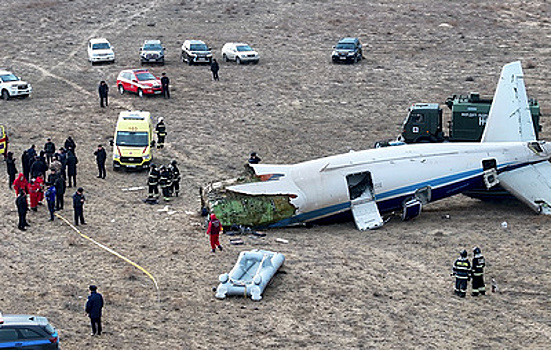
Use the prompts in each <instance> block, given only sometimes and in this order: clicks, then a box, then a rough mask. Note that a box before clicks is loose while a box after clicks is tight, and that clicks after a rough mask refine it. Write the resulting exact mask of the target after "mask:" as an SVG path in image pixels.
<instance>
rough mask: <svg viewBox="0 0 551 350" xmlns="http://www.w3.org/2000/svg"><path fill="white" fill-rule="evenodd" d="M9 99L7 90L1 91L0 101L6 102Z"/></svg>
mask: <svg viewBox="0 0 551 350" xmlns="http://www.w3.org/2000/svg"><path fill="white" fill-rule="evenodd" d="M9 98H10V93H9V92H8V90H2V100H4V101H7V100H9Z"/></svg>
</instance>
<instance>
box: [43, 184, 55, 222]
mask: <svg viewBox="0 0 551 350" xmlns="http://www.w3.org/2000/svg"><path fill="white" fill-rule="evenodd" d="M45 196H46V202H47V203H48V211H49V212H50V221H54V212H55V199H56V189H55V186H54V184H50V187H48V189H47V190H46V194H45Z"/></svg>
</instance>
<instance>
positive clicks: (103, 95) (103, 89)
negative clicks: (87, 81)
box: [98, 80, 109, 108]
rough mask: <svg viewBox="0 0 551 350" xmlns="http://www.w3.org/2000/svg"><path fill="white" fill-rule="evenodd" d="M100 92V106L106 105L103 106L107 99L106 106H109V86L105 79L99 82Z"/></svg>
mask: <svg viewBox="0 0 551 350" xmlns="http://www.w3.org/2000/svg"><path fill="white" fill-rule="evenodd" d="M98 92H99V105H100V107H102V108H103V107H104V106H103V103H104V101H105V107H107V106H109V101H108V98H107V96H108V95H109V86H107V83H105V81H104V80H102V81H101V82H100V83H99V87H98Z"/></svg>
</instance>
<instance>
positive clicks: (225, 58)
mask: <svg viewBox="0 0 551 350" xmlns="http://www.w3.org/2000/svg"><path fill="white" fill-rule="evenodd" d="M222 59H223V60H224V62H228V61H229V60H228V56H226V54H223V55H222Z"/></svg>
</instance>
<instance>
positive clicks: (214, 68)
mask: <svg viewBox="0 0 551 350" xmlns="http://www.w3.org/2000/svg"><path fill="white" fill-rule="evenodd" d="M210 70H211V72H212V79H214V80H220V78H218V71H219V70H220V66H219V65H218V62H216V59H215V58H213V59H212V63H211V64H210Z"/></svg>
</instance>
